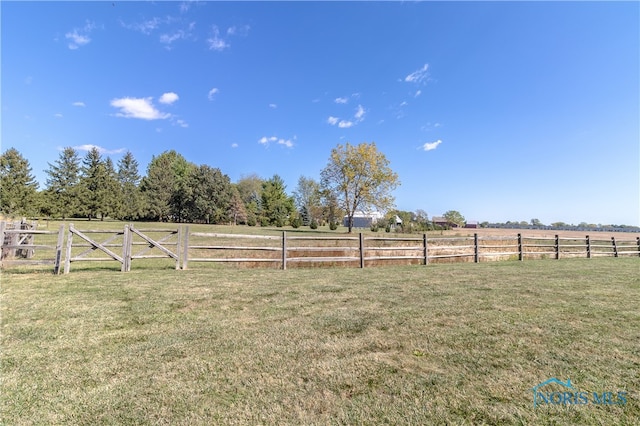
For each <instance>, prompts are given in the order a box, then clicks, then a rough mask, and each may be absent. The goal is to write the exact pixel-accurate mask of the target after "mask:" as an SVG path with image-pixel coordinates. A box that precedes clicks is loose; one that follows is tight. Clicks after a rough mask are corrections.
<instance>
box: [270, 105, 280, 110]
mask: <svg viewBox="0 0 640 426" xmlns="http://www.w3.org/2000/svg"><path fill="white" fill-rule="evenodd" d="M269 108H272V109H276V108H278V105H276V104H269Z"/></svg>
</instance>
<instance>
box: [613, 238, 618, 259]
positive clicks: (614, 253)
mask: <svg viewBox="0 0 640 426" xmlns="http://www.w3.org/2000/svg"><path fill="white" fill-rule="evenodd" d="M611 244H613V257H618V245H617V244H616V237H611Z"/></svg>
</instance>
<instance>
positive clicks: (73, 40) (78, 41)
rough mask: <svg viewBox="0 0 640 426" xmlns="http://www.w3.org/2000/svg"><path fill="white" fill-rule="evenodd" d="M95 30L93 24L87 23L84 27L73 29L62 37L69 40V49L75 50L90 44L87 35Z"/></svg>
mask: <svg viewBox="0 0 640 426" xmlns="http://www.w3.org/2000/svg"><path fill="white" fill-rule="evenodd" d="M95 28H96V25H95V24H94V23H93V22H89V21H87V23H86V24H85V26H84V27H82V28H74V29H73V30H72V31H70V32H68V33H66V34H65V35H64V37H65V38H66V39H67V40H69V44H68V46H69V49H71V50H76V49H78V48H80V47H82V46H85V45H87V44H89V43H90V42H91V38H90V37H89V34H90V33H91V31H93V30H94V29H95Z"/></svg>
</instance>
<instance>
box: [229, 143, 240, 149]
mask: <svg viewBox="0 0 640 426" xmlns="http://www.w3.org/2000/svg"><path fill="white" fill-rule="evenodd" d="M238 146H240V145H238V144H237V143H232V144H231V148H237V147H238Z"/></svg>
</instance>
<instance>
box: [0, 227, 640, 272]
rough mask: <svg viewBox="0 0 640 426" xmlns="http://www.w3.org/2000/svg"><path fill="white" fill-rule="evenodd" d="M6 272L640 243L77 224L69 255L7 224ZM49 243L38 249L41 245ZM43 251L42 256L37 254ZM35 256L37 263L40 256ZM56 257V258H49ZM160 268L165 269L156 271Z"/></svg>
mask: <svg viewBox="0 0 640 426" xmlns="http://www.w3.org/2000/svg"><path fill="white" fill-rule="evenodd" d="M0 230H1V241H2V268H7V267H11V266H15V265H28V264H53V265H54V273H56V274H58V273H59V272H60V271H61V268H62V264H63V260H62V259H63V251H64V272H65V273H69V272H70V271H71V265H72V264H75V263H77V262H111V263H116V264H118V266H119V269H120V270H121V271H123V272H127V271H130V270H131V265H132V263H135V262H138V261H139V260H140V261H141V260H143V259H168V260H169V261H170V262H172V263H173V266H174V267H175V269H187V268H189V267H192V266H193V265H194V264H197V263H231V264H237V265H243V266H248V267H255V266H259V265H263V266H271V267H275V268H281V269H287V268H290V267H305V266H335V265H339V264H342V265H346V266H352V267H360V268H364V267H371V266H380V265H385V264H390V263H393V264H397V263H403V264H422V265H427V264H429V263H432V262H436V263H442V262H476V263H477V262H481V261H492V260H493V261H498V260H520V261H522V260H526V259H564V258H571V257H586V258H593V257H601V256H611V257H622V256H636V257H640V237H636V239H635V240H630V239H627V240H623V239H616V238H615V237H611V239H602V237H600V238H596V239H594V238H591V237H589V236H585V237H584V238H576V237H559V236H558V235H556V236H555V237H552V238H549V237H530V236H523V235H521V234H517V235H516V236H479V235H478V234H474V235H473V236H468V237H449V238H447V237H435V238H428V237H427V235H426V234H422V235H416V236H390V237H382V236H375V235H372V236H367V235H366V234H362V233H360V234H354V235H348V236H344V235H335V236H315V235H301V234H300V233H295V232H289V233H287V232H286V231H283V232H282V233H280V234H279V235H244V234H222V233H207V232H190V230H189V226H179V227H177V228H175V229H152V228H148V229H137V228H136V227H135V226H134V225H133V224H129V225H125V226H124V227H123V228H122V229H117V230H89V229H87V230H79V229H77V228H75V226H74V225H73V224H70V225H69V229H68V234H67V240H66V247H64V248H63V242H64V226H61V227H60V229H59V230H58V231H38V230H35V229H10V227H9V226H7V224H6V223H4V222H0ZM38 238H41V239H43V241H42V242H40V243H38V244H36V241H35V239H38ZM36 249H37V251H36ZM34 253H35V256H34ZM48 254H50V255H48ZM149 265H152V266H149V267H159V266H158V265H160V264H159V263H153V264H149Z"/></svg>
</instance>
